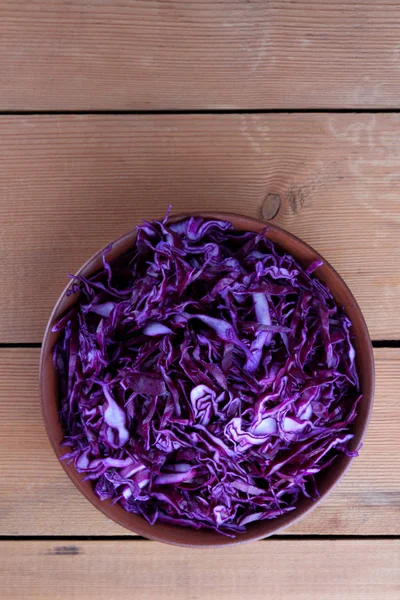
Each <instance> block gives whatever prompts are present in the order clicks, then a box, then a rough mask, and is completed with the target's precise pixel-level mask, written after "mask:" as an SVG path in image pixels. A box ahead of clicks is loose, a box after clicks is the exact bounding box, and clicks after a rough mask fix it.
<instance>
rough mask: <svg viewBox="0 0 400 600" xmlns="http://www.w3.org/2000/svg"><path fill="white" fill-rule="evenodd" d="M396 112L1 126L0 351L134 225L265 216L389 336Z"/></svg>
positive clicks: (394, 328)
mask: <svg viewBox="0 0 400 600" xmlns="http://www.w3.org/2000/svg"><path fill="white" fill-rule="evenodd" d="M399 179H400V117H399V115H389V114H380V115H330V114H298V115H287V114H275V115H247V116H246V115H207V116H206V115H197V116H192V115H183V116H182V115H181V116H172V115H170V116H168V115H167V116H166V115H159V116H124V117H121V116H114V117H113V116H90V117H88V116H62V117H61V116H53V117H51V116H42V117H0V189H1V194H0V251H1V257H2V259H1V262H0V276H1V281H2V286H3V289H4V290H5V291H6V293H3V294H1V295H0V315H1V316H0V342H3V343H4V342H13V343H15V342H39V341H40V340H41V338H42V335H43V330H44V327H45V324H46V321H47V319H48V316H49V314H50V311H51V308H52V306H53V304H54V302H55V301H56V299H57V297H58V295H59V294H60V293H61V291H62V289H63V287H64V286H65V284H66V283H67V274H68V273H71V272H74V271H76V270H77V269H78V267H79V266H80V265H81V264H82V263H83V262H85V260H87V258H89V257H90V256H91V254H92V253H94V252H95V251H97V250H98V249H99V248H101V247H103V246H105V245H106V244H108V243H109V242H110V241H111V240H113V239H115V238H116V237H118V236H120V235H121V234H123V233H125V232H126V231H127V230H129V229H130V228H133V227H134V225H135V224H136V223H137V222H139V221H141V219H142V218H144V217H147V218H153V217H159V216H161V215H162V214H164V212H165V210H166V208H167V206H168V204H169V203H173V210H174V211H175V212H180V213H181V212H185V211H191V210H199V209H202V208H204V209H205V210H210V209H212V210H216V209H218V210H226V211H231V212H239V213H244V214H246V215H250V216H258V215H259V214H260V211H261V207H262V205H263V202H264V200H265V199H266V198H267V197H269V199H270V198H271V194H272V195H278V196H280V198H281V209H280V211H279V212H278V214H277V216H276V217H275V219H274V222H276V223H277V224H278V225H281V226H283V227H285V228H286V229H288V230H289V231H291V232H293V233H295V234H297V235H299V236H300V237H302V238H303V239H304V240H305V241H307V242H309V243H310V244H311V245H313V246H314V247H315V248H316V249H317V250H319V251H320V252H321V253H322V254H323V255H324V256H325V258H326V259H327V260H329V261H330V262H331V263H332V264H333V266H334V267H336V268H337V270H338V271H339V273H340V274H341V275H342V276H343V277H344V279H345V280H346V281H347V283H348V284H349V286H350V287H351V289H352V290H353V292H354V293H355V295H356V297H357V299H358V300H359V302H360V304H361V308H362V310H363V311H364V314H365V317H366V319H367V323H368V325H369V328H370V332H371V334H372V336H373V338H375V339H399V338H400V311H399V310H398V309H397V298H398V295H399V292H400V266H399V265H400V244H399V235H400V211H399V199H398V189H397V188H398V182H399Z"/></svg>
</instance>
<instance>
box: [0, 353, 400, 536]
mask: <svg viewBox="0 0 400 600" xmlns="http://www.w3.org/2000/svg"><path fill="white" fill-rule="evenodd" d="M38 358H39V351H38V350H37V349H23V348H19V349H1V350H0V472H1V474H2V476H1V478H0V535H15V536H19V535H32V536H34V535H54V536H61V535H62V536H67V535H124V534H129V533H130V532H128V531H127V530H125V529H122V528H121V527H119V526H118V525H115V524H114V523H112V522H111V521H109V520H108V519H107V518H106V517H104V516H103V515H102V514H101V513H99V512H98V511H97V510H96V509H94V508H93V507H92V506H91V504H89V502H87V500H85V499H84V498H83V497H82V496H80V494H79V492H78V491H77V490H76V489H75V487H74V486H73V484H72V483H71V482H70V481H69V479H68V477H67V476H66V475H65V473H64V471H63V470H62V468H61V466H60V465H59V464H58V462H57V459H56V457H55V456H54V454H53V451H52V449H51V447H50V444H49V442H48V440H47V436H46V433H45V431H44V428H43V425H42V420H41V413H40V406H39V396H38V389H37V384H36V379H37V369H38ZM376 368H377V387H376V400H375V406H374V411H373V416H372V421H371V424H370V428H369V431H368V434H367V437H366V440H365V445H364V448H363V449H362V451H361V453H360V457H359V458H358V459H357V460H356V461H355V462H354V463H353V465H352V466H351V468H350V471H349V472H348V473H347V475H346V476H345V477H344V479H343V481H342V482H341V483H340V485H339V486H338V487H337V488H336V490H334V491H333V492H332V493H331V495H330V496H328V498H326V499H325V501H324V502H323V503H322V504H321V505H320V506H319V507H317V508H316V509H315V510H314V511H313V512H312V513H311V514H310V515H308V516H307V517H305V518H304V519H303V520H302V521H300V523H298V524H297V525H295V526H293V527H291V528H290V529H287V530H286V531H285V533H296V534H333V535H342V534H351V535H360V536H362V535H369V534H371V535H385V534H387V535H400V475H399V474H400V442H399V439H400V438H399V435H398V424H399V403H398V390H399V388H400V350H398V349H379V350H376Z"/></svg>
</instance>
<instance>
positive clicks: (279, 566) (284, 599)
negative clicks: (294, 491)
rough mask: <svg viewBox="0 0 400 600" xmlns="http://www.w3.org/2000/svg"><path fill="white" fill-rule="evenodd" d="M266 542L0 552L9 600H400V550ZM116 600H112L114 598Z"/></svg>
mask: <svg viewBox="0 0 400 600" xmlns="http://www.w3.org/2000/svg"><path fill="white" fill-rule="evenodd" d="M326 549H327V547H326V542H324V541H315V540H314V541H288V540H269V541H264V542H256V543H252V544H249V545H245V546H241V547H238V548H226V549H224V550H213V551H210V550H193V549H186V548H174V547H167V546H163V545H161V544H155V543H152V542H146V541H139V540H126V541H119V542H115V541H113V542H111V541H110V542H95V541H93V542H62V543H61V542H57V541H54V542H51V541H46V542H39V541H31V542H30V541H24V542H1V543H0V560H1V565H2V571H3V577H2V579H3V585H2V588H3V590H4V591H5V593H6V598H7V600H26V598H29V599H30V600H54V598H57V600H63V599H64V598H65V599H66V600H67V599H68V600H85V599H89V598H96V600H109V599H110V597H112V598H120V599H121V600H125V599H127V598H132V597H134V598H141V600H153V599H154V598H159V600H172V599H174V600H175V599H177V600H180V599H185V600H187V599H188V598H189V599H191V600H202V599H205V600H231V599H232V598H237V599H243V600H244V599H245V598H251V599H252V600H264V599H265V598H266V597H268V598H269V599H270V600H322V599H323V600H398V598H399V594H400V541H399V540H345V541H344V540H343V541H340V540H339V541H337V540H336V541H331V542H330V543H329V551H328V552H327V551H326ZM110 594H111V596H110Z"/></svg>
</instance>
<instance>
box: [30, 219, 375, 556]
mask: <svg viewBox="0 0 400 600" xmlns="http://www.w3.org/2000/svg"><path fill="white" fill-rule="evenodd" d="M190 217H202V218H204V219H207V220H210V219H217V220H221V219H222V220H228V221H231V222H232V223H233V222H235V221H237V220H240V221H242V222H245V223H246V227H245V228H242V227H240V228H237V227H236V226H235V225H234V227H235V228H236V229H238V230H240V231H246V230H248V231H262V230H265V231H266V233H267V232H275V233H277V234H278V235H279V236H282V237H283V238H286V240H288V241H289V242H292V243H293V244H294V245H300V246H302V247H303V248H304V249H305V250H307V251H308V252H309V253H310V254H312V255H313V260H316V259H320V260H322V261H323V267H326V268H328V270H329V271H330V274H331V276H332V277H333V278H335V279H336V281H337V282H338V284H339V285H340V287H341V288H342V290H343V292H344V294H345V295H346V296H347V298H348V299H349V300H350V302H351V305H352V306H353V308H354V310H355V312H356V313H357V315H358V319H359V327H358V328H357V332H356V337H363V339H364V341H365V342H366V346H365V347H364V348H363V351H362V352H363V367H362V368H363V370H364V371H365V372H366V373H367V376H368V375H369V382H368V383H369V385H368V389H366V390H365V391H364V392H363V396H364V398H363V401H364V402H368V406H367V413H366V418H365V419H364V423H363V424H362V427H360V428H359V429H358V430H357V434H358V436H357V438H358V441H357V445H358V446H361V445H362V442H363V440H364V438H365V434H366V431H367V429H368V425H369V422H370V419H371V413H372V408H373V402H374V390H375V365H374V355H373V347H372V343H371V339H370V335H369V332H368V328H367V324H366V322H365V319H364V316H363V314H362V312H361V309H360V307H359V305H358V303H357V301H356V299H355V297H354V296H353V294H352V292H351V291H350V289H349V287H348V286H347V284H346V283H345V281H344V280H343V279H342V277H341V276H340V275H339V274H338V273H337V271H336V270H335V269H334V268H333V267H332V265H331V264H330V263H329V262H328V261H327V260H326V259H325V258H323V257H322V256H321V255H320V254H319V252H317V251H316V250H315V249H314V248H312V246H310V245H309V244H307V243H306V242H304V241H303V240H301V239H300V238H298V237H297V236H295V235H293V234H291V233H289V232H288V231H286V230H285V229H283V228H282V227H279V226H278V225H274V224H272V223H270V222H263V221H261V220H259V219H255V218H253V217H248V216H246V215H241V214H238V213H230V212H220V211H193V212H187V213H184V214H178V215H172V216H171V217H170V218H169V219H168V222H169V223H172V222H179V221H182V220H184V219H186V218H190ZM247 224H248V225H249V226H250V228H249V229H248V228H247ZM251 227H252V228H251ZM135 236H136V230H135V229H132V230H130V231H128V232H127V233H125V234H124V235H122V236H120V237H119V238H117V239H115V240H114V241H113V242H112V246H113V247H114V246H116V245H118V246H119V245H121V244H122V245H123V244H124V243H125V242H126V241H128V240H129V239H131V238H132V241H134V239H135ZM274 243H276V244H277V246H278V247H279V245H280V244H279V242H275V241H274ZM109 245H110V244H107V245H106V246H104V247H103V248H102V249H100V250H98V251H97V252H95V253H94V254H93V255H92V256H91V257H90V258H89V259H88V260H87V261H86V262H85V263H84V264H83V265H82V266H81V267H80V268H79V270H78V271H77V272H76V275H79V274H81V273H82V272H84V271H85V270H86V269H87V268H89V267H90V266H91V265H92V263H95V262H96V260H97V259H98V258H99V257H101V255H102V253H103V252H104V250H105V249H106V248H107V247H108V246H109ZM284 250H285V252H287V253H289V254H290V251H289V250H287V249H284ZM124 252H126V250H123V251H122V252H120V253H119V254H116V256H120V255H122V254H123V253H124ZM292 256H294V258H295V260H296V261H297V260H298V258H297V257H296V255H295V254H294V253H293V254H292ZM113 258H115V257H113ZM319 268H320V267H319ZM97 270H98V269H94V270H93V271H92V273H95V272H96V271H97ZM317 271H318V269H317ZM92 273H90V274H92ZM317 277H318V275H317ZM72 284H73V281H70V282H69V283H68V284H67V285H66V287H65V288H64V290H63V291H62V293H61V294H60V296H59V298H58V300H57V302H56V304H55V306H54V308H53V310H52V312H51V315H50V317H49V320H48V323H47V326H46V329H45V333H44V336H43V343H42V348H41V353H40V363H39V384H40V400H41V410H42V416H43V421H44V425H45V429H46V433H47V435H48V438H49V440H50V443H51V445H52V448H53V450H54V453H55V455H56V456H57V459H58V461H59V463H61V465H62V467H63V469H64V471H65V472H66V474H67V475H68V477H69V479H70V480H71V481H72V483H73V484H74V485H75V487H76V488H77V489H78V490H79V492H80V493H81V494H83V495H84V496H85V498H86V499H87V500H89V502H90V503H91V504H92V505H93V506H94V507H95V508H96V509H97V510H99V511H100V512H101V513H103V514H104V515H105V516H107V517H108V518H110V519H111V520H112V521H114V522H115V523H117V524H118V525H120V526H121V527H123V528H125V529H127V530H129V531H133V532H134V533H136V534H138V535H140V536H143V537H146V538H148V539H151V540H154V541H159V542H163V543H167V544H172V545H175V546H181V547H188V548H194V547H195V548H208V547H221V546H236V545H239V544H243V543H247V542H250V541H256V540H260V539H265V538H267V537H270V536H272V535H275V534H276V533H278V532H280V531H282V530H284V529H286V528H287V527H289V526H291V525H294V524H295V523H297V522H298V521H299V520H300V519H302V518H303V517H304V516H305V515H307V514H308V513H309V512H311V511H312V510H314V509H315V508H316V507H317V506H319V504H320V502H322V501H323V500H324V499H325V498H326V497H327V496H328V494H330V492H331V491H332V490H333V489H334V488H335V487H336V485H338V483H339V482H340V481H341V479H342V478H343V476H344V475H345V473H346V472H347V470H348V469H349V467H350V465H351V464H352V462H353V460H354V458H355V457H350V456H345V455H344V456H343V458H342V459H341V468H340V469H338V474H337V476H336V477H335V478H333V479H332V481H331V482H330V483H329V484H328V485H327V487H326V489H325V490H324V492H323V493H322V494H321V495H320V497H319V498H318V499H316V500H313V501H312V503H309V504H308V506H306V508H304V507H300V508H299V509H296V510H295V511H293V512H290V513H286V514H285V515H283V516H282V517H277V518H276V519H274V520H273V521H272V520H270V521H268V520H265V521H259V522H258V525H259V526H260V527H259V529H260V530H261V529H263V528H262V526H261V524H265V529H269V531H268V532H266V533H262V532H261V531H259V532H258V533H256V534H254V535H251V533H250V534H249V531H248V530H247V531H246V532H245V533H243V534H239V535H238V536H237V537H236V538H227V537H225V536H222V535H220V534H218V533H216V532H212V534H213V535H214V534H215V536H216V537H215V538H213V541H210V542H200V541H199V543H186V542H185V541H178V540H174V539H173V537H174V535H173V531H176V529H177V527H178V528H179V529H180V530H185V531H188V530H186V529H185V528H182V527H179V526H174V525H168V526H165V524H163V528H164V529H165V527H167V529H170V531H171V534H172V535H171V537H169V536H168V535H157V528H158V527H159V525H158V524H157V523H156V524H155V525H153V526H150V527H152V528H153V529H154V533H153V532H152V531H150V532H149V531H148V527H147V523H146V521H145V520H144V519H143V517H140V519H141V520H142V521H143V527H141V526H135V527H132V526H130V525H129V524H127V522H124V520H123V519H120V518H118V517H117V516H116V515H115V514H114V510H115V506H118V505H111V504H110V503H109V502H108V501H101V500H100V499H99V498H98V497H97V496H96V495H95V493H94V490H93V489H91V488H88V487H85V486H84V485H83V483H82V476H81V475H79V474H78V473H77V472H76V471H75V469H74V467H73V466H72V467H69V465H68V464H67V463H66V462H65V461H61V460H60V456H61V454H62V449H61V447H60V445H59V443H58V442H57V441H56V439H55V437H54V435H53V431H52V428H51V425H50V422H49V416H48V411H47V401H46V399H45V398H46V394H45V380H46V373H47V367H46V362H48V361H47V360H46V359H47V356H48V353H50V354H51V353H52V346H51V347H49V343H50V342H49V340H50V337H51V333H52V331H51V329H52V326H53V324H54V322H55V321H56V320H57V318H59V316H60V314H61V313H59V308H60V305H61V304H62V303H63V300H64V299H65V296H66V292H67V291H68V290H69V289H70V288H71V286H72ZM326 285H327V284H326ZM327 287H328V288H329V289H330V286H329V285H328V286H327ZM50 364H52V361H51V362H50ZM358 369H359V366H358ZM52 370H53V371H54V367H53V369H52ZM53 400H54V398H53ZM329 469H330V467H329V468H328V470H329ZM122 510H123V509H122ZM126 515H128V517H127V518H129V517H132V515H131V514H130V513H126ZM292 515H293V516H292ZM135 516H137V515H135ZM284 517H286V518H284ZM282 520H284V522H283V523H282ZM271 523H273V524H276V526H275V527H271V526H270V527H268V525H270V524H271ZM144 530H146V531H145V532H144ZM201 531H202V530H198V531H193V530H191V537H192V535H193V534H195V535H196V534H199V533H200V532H201ZM183 537H184V536H183Z"/></svg>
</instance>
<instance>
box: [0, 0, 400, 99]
mask: <svg viewBox="0 0 400 600" xmlns="http://www.w3.org/2000/svg"><path fill="white" fill-rule="evenodd" d="M0 14H1V19H0V90H1V93H0V110H18V109H20V110H21V109H22V110H48V109H56V110H76V109H83V110H84V109H111V110H115V109H145V110H146V109H179V108H183V109H199V108H203V109H204V108H206V109H207V108H282V107H283V108H304V107H312V108H317V107H320V108H321V107H323V108H336V107H339V108H343V107H350V108H352V107H354V108H357V107H389V108H391V107H398V106H399V97H400V81H399V65H400V45H399V33H400V15H399V12H398V6H397V3H396V2H393V1H392V0H384V1H383V2H379V3H377V2H375V1H374V0H358V1H356V0H350V1H349V0H347V1H346V0H342V1H341V2H335V3H331V2H329V1H328V0H316V1H312V0H308V1H307V0H294V1H291V2H278V1H272V2H265V1H264V0H253V1H252V2H241V1H238V0H221V1H219V2H214V1H212V2H211V1H207V2H196V1H195V0H175V1H170V2H160V1H149V0H142V1H137V2H131V0H120V1H119V2H118V4H115V2H109V1H108V2H105V1H104V0H75V1H74V2H53V1H51V0H35V1H34V0H30V1H27V0H25V1H24V2H21V1H19V2H15V1H13V0H1V3H0Z"/></svg>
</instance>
